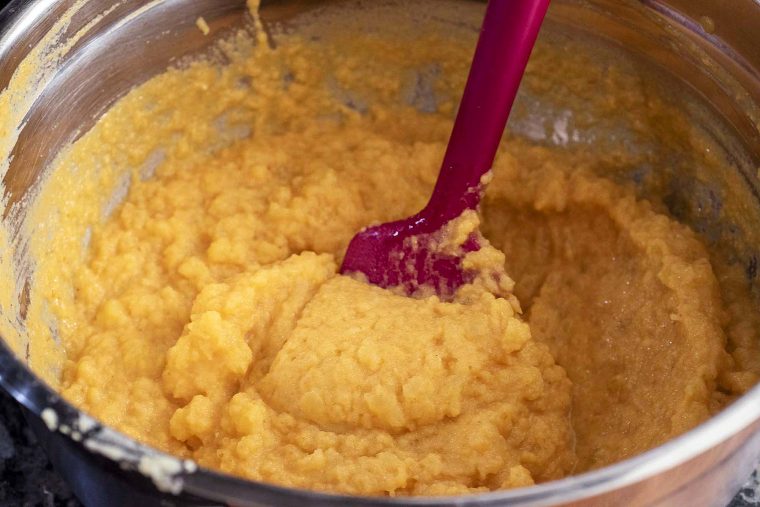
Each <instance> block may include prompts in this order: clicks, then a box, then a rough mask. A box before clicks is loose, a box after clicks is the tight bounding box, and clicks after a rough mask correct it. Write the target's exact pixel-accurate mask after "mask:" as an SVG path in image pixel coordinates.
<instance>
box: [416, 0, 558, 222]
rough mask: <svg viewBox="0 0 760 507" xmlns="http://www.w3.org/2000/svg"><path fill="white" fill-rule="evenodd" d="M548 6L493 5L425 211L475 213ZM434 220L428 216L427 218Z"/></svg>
mask: <svg viewBox="0 0 760 507" xmlns="http://www.w3.org/2000/svg"><path fill="white" fill-rule="evenodd" d="M548 7H549V0H490V1H489V2H488V7H487V9H486V15H485V19H484V20H483V27H482V29H481V32H480V38H479V40H478V45H477V48H476V50H475V56H474V58H473V61H472V67H471V68H470V74H469V77H468V78H467V85H466V86H465V90H464V94H463V96H462V101H461V103H460V105H459V112H458V113H457V117H456V121H455V123H454V129H453V130H452V132H451V138H450V139H449V144H448V148H447V150H446V155H445V157H444V160H443V166H442V167H441V171H440V174H439V176H438V181H437V182H436V185H435V189H434V191H433V195H432V197H431V199H430V202H429V203H428V206H427V209H426V211H427V212H428V213H431V212H432V213H433V214H434V215H436V216H437V217H439V218H440V219H441V220H443V221H448V220H451V219H453V218H456V217H457V216H459V215H460V214H461V213H462V212H463V211H464V210H466V209H475V208H476V207H477V205H478V203H479V201H480V190H479V183H480V180H481V178H482V176H483V175H484V174H485V173H486V172H488V171H489V170H490V169H491V166H492V165H493V160H494V157H495V156H496V150H497V149H498V147H499V141H500V140H501V136H502V134H503V132H504V127H505V125H506V123H507V118H508V116H509V112H510V110H511V109H512V104H513V102H514V100H515V95H516V94H517V89H518V87H519V86H520V80H521V78H522V75H523V73H524V72H525V66H526V65H527V63H528V58H529V57H530V53H531V50H532V49H533V45H534V44H535V41H536V37H537V36H538V31H539V28H540V27H541V22H542V21H543V18H544V15H545V14H546V10H547V8H548ZM428 216H430V215H428Z"/></svg>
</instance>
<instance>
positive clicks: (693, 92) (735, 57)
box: [0, 0, 760, 506]
mask: <svg viewBox="0 0 760 507" xmlns="http://www.w3.org/2000/svg"><path fill="white" fill-rule="evenodd" d="M335 1H340V0H335ZM463 1H464V0H463ZM75 3H76V4H78V5H79V10H78V11H77V14H76V16H74V17H73V18H72V19H71V22H70V24H69V26H68V27H67V28H66V33H65V34H63V37H66V36H67V35H66V34H71V35H73V34H76V33H77V32H78V31H79V29H80V28H82V27H84V26H85V25H87V24H88V23H90V22H91V21H92V20H94V19H95V18H96V16H98V15H99V14H101V13H102V12H104V11H106V9H107V8H111V10H109V11H108V13H107V14H105V15H103V16H102V17H100V18H98V19H97V21H95V22H94V24H92V26H90V28H89V31H87V33H86V34H85V36H83V37H81V38H79V39H77V40H76V42H75V43H74V44H73V46H72V47H71V49H70V50H69V51H68V52H67V53H66V55H65V56H64V57H63V58H61V59H60V60H59V61H57V62H56V64H55V68H54V69H52V71H51V72H50V74H49V76H48V77H47V78H46V79H45V80H43V82H41V83H40V85H39V90H37V91H36V93H35V97H36V98H35V100H34V102H33V103H32V104H30V107H29V108H28V110H27V111H24V114H25V116H24V124H23V128H22V129H21V130H20V135H19V137H18V139H17V140H16V142H15V144H14V147H13V150H12V152H11V162H10V167H9V170H8V172H7V174H6V175H5V178H4V180H3V184H4V189H5V193H6V195H5V198H6V199H5V205H6V210H5V211H7V210H8V209H10V207H12V206H14V205H15V206H16V208H17V209H21V210H22V212H23V203H24V197H25V196H28V195H29V193H30V192H31V191H32V189H33V188H34V186H35V184H37V183H38V182H39V181H40V179H41V176H42V174H43V172H44V170H45V169H46V168H47V167H48V165H49V164H50V162H51V161H52V159H53V157H54V156H55V155H56V154H57V153H58V151H59V150H60V149H61V148H62V147H63V146H65V145H66V144H68V143H70V142H71V141H73V140H75V139H76V138H77V137H78V136H80V135H81V134H82V133H84V132H86V131H87V130H88V129H89V128H90V127H91V126H92V125H93V123H94V122H95V121H96V120H97V119H98V117H99V116H100V115H101V114H102V113H103V112H105V111H106V110H107V109H108V108H109V107H110V106H111V105H112V104H113V103H114V102H115V101H116V100H117V99H118V98H120V97H122V96H123V95H125V94H126V93H127V92H128V91H129V90H130V89H131V88H132V87H134V86H135V85H137V84H139V83H142V82H144V81H145V80H146V79H148V78H150V77H151V76H153V75H155V74H157V73H159V72H161V71H163V70H164V69H166V68H167V66H169V65H172V64H177V63H178V62H180V61H181V60H182V59H183V58H185V57H187V56H189V55H193V54H196V53H199V52H202V51H203V50H204V49H206V48H207V47H208V46H209V45H210V44H212V42H213V41H214V40H215V39H218V38H219V37H223V36H224V35H225V34H228V33H230V31H231V30H233V29H235V28H238V27H240V26H241V25H242V23H243V19H244V15H243V13H244V5H243V2H242V1H233V0H123V1H121V2H109V1H104V0H79V2H74V1H73V0H14V1H12V2H11V3H10V5H9V6H8V7H7V8H6V9H5V10H3V11H2V13H0V89H3V88H5V87H6V86H8V83H9V82H10V81H11V78H12V76H13V74H14V72H15V71H16V69H17V67H18V65H19V64H20V62H21V61H22V60H23V59H24V57H26V56H27V55H28V54H29V52H30V50H31V48H33V47H34V46H35V45H36V44H37V43H39V42H40V41H41V40H42V39H43V38H44V36H45V35H46V34H48V32H49V31H50V30H51V28H52V27H53V26H54V24H55V22H56V21H57V20H58V19H59V18H60V16H61V15H62V14H63V13H64V12H66V11H67V10H68V9H70V8H72V6H73V5H74V4H75ZM322 3H324V2H321V1H318V0H289V1H288V0H285V1H271V2H267V1H266V0H264V2H263V5H262V18H263V19H264V21H265V23H274V22H278V21H283V22H287V20H288V19H289V18H290V17H292V16H293V15H295V14H297V13H299V12H302V11H304V10H308V9H311V8H314V7H316V6H319V5H320V4H322ZM201 15H202V16H203V17H204V18H205V19H206V20H207V21H208V23H209V25H210V26H211V29H212V33H211V36H210V37H204V36H202V35H201V33H200V31H198V30H197V28H196V26H195V21H196V19H197V17H198V16H201ZM547 27H548V28H547V29H548V30H560V31H561V30H564V29H568V30H576V31H579V32H583V33H585V34H586V36H588V37H590V38H596V39H598V40H599V41H600V44H612V45H617V46H619V47H622V48H624V49H626V50H628V51H630V53H631V54H632V55H635V56H634V57H635V58H640V59H643V60H646V61H648V62H650V63H651V64H652V65H653V66H655V67H657V68H659V69H660V70H661V71H662V72H664V73H667V74H669V75H670V79H672V80H673V81H672V82H673V83H677V86H680V87H683V89H684V90H689V91H688V93H689V96H690V97H691V96H693V97H695V99H694V100H695V101H698V102H700V103H701V104H702V105H704V107H705V108H706V109H708V110H710V111H711V114H713V115H714V116H715V118H717V120H716V121H715V124H714V125H712V128H713V129H714V130H715V135H716V137H721V138H723V139H724V140H728V141H727V146H729V147H728V148H727V151H728V152H730V153H729V154H730V155H731V156H732V160H733V169H732V170H735V171H738V172H740V173H742V175H743V176H744V178H745V180H746V189H745V193H746V194H747V196H749V197H746V196H745V198H751V199H754V200H755V201H756V204H760V199H759V198H758V197H757V196H758V195H760V191H759V189H758V185H757V178H756V177H755V172H756V171H757V170H758V169H759V168H760V133H759V132H758V129H760V109H759V106H760V49H759V48H760V4H758V3H757V2H756V1H754V0H732V1H731V2H721V1H718V0H712V1H706V0H701V1H698V0H669V1H656V0H642V1H633V0H555V1H554V3H553V6H552V9H551V11H550V20H549V24H548V25H547ZM708 61H709V62H710V64H709V65H707V62H708ZM48 70H50V69H48ZM689 198H690V196H688V195H685V196H683V199H689ZM754 218H755V219H756V221H757V223H758V224H760V214H758V216H757V217H754ZM15 232H16V233H18V231H15ZM22 243H23V242H19V243H18V244H22ZM750 246H753V247H754V248H760V245H750ZM16 257H17V259H18V262H20V263H24V262H30V261H29V259H26V258H25V257H24V252H23V251H19V252H18V255H17V256H16ZM755 270H756V269H755ZM753 276H754V275H753ZM0 384H2V386H3V387H5V388H6V389H7V390H8V391H9V392H10V393H11V394H12V395H13V396H14V397H15V398H16V399H17V400H18V401H19V402H20V403H21V404H22V405H24V407H25V408H26V410H27V411H28V418H29V421H30V424H31V425H32V427H33V428H34V429H35V432H36V433H37V434H38V436H39V437H40V440H41V441H42V443H43V445H45V446H46V448H47V449H48V451H49V453H50V455H51V458H52V460H53V462H54V464H55V465H56V467H57V468H58V470H59V471H60V472H61V473H62V474H63V475H64V477H65V478H66V479H67V480H68V481H69V482H70V484H71V485H72V487H73V489H74V490H75V492H76V493H77V495H78V496H79V497H80V498H81V499H82V500H83V501H84V502H85V503H86V504H88V505H92V506H95V505H114V506H118V505H125V506H126V505H129V506H131V505H236V506H258V505H283V506H286V505H293V506H297V505H304V504H307V503H308V504H311V505H402V504H403V505H409V504H413V505H505V504H509V505H521V506H527V505H721V504H725V502H726V501H727V500H728V499H729V498H730V497H731V495H732V494H733V493H734V492H735V491H736V490H737V489H738V486H739V484H740V482H741V481H742V479H743V478H744V477H743V471H746V470H749V467H750V466H751V465H752V463H753V462H754V460H756V459H757V457H758V456H760V388H757V387H756V388H755V389H753V390H752V391H751V392H749V393H748V394H746V395H745V396H744V397H742V398H741V399H739V400H738V401H736V402H735V403H734V404H732V405H731V406H729V407H728V408H727V409H726V410H724V411H723V412H721V413H720V414H718V415H717V416H716V417H714V418H713V419H711V420H709V421H708V422H706V423H705V424H703V425H701V426H699V427H698V428H696V429H694V430H693V431H691V432H689V433H687V434H685V435H683V436H682V437H680V438H678V439H676V440H674V441H671V442H669V443H667V444H666V445H663V446H661V447H658V448H656V449H654V450H652V451H650V452H647V453H645V454H643V455H640V456H637V457H635V458H633V459H629V460H627V461H624V462H622V463H618V464H616V465H613V466H610V467H606V468H604V469H601V470H596V471H593V472H589V473H585V474H582V475H579V476H575V477H571V478H567V479H564V480H560V481H555V482H551V483H547V484H542V485H539V486H536V487H531V488H525V489H519V490H512V491H504V492H495V493H488V494H482V495H472V496H465V497H452V498H413V499H409V498H404V499H392V498H356V497H346V496H335V495H328V494H317V493H312V492H307V491H302V490H294V489H288V488H280V487H276V486H271V485H265V484H257V483H252V482H248V481H244V480H241V479H237V478H234V477H230V476H227V475H223V474H220V473H216V472H212V471H208V470H203V469H198V470H196V469H195V468H194V467H193V466H189V465H183V464H182V463H179V464H178V465H177V463H178V462H176V460H173V461H171V460H170V461H169V463H170V464H172V466H174V465H177V467H178V468H176V470H174V471H172V472H171V474H170V475H171V476H172V477H171V479H172V481H173V482H171V484H170V486H171V487H168V488H167V487H166V484H163V485H162V484H161V481H156V477H155V475H152V474H150V473H146V470H145V467H144V466H142V465H143V464H144V463H146V457H149V458H151V459H154V458H162V457H163V455H162V453H160V452H158V451H156V450H152V449H148V448H146V447H144V446H142V445H140V444H138V443H136V442H134V441H131V440H129V439H128V438H126V437H124V436H123V435H119V434H118V433H117V432H115V431H113V430H111V429H109V428H103V427H101V426H100V425H98V424H95V425H93V426H91V427H88V430H87V431H88V435H89V436H91V437H92V438H93V440H97V439H98V438H100V442H106V443H107V444H108V445H111V446H112V448H118V450H119V451H120V452H119V453H109V452H103V448H104V447H103V446H100V447H98V446H92V445H91V446H89V447H88V446H85V445H83V444H82V442H81V441H79V440H75V439H73V438H71V436H70V434H71V432H70V431H67V432H65V433H68V434H64V432H62V431H61V428H64V427H76V425H77V424H79V423H80V422H81V420H82V415H81V414H80V413H79V411H78V410H77V409H76V408H74V407H72V406H71V405H69V404H68V403H67V402H65V401H64V400H62V399H60V397H59V396H58V395H57V394H56V393H55V392H54V391H53V390H51V389H50V388H49V387H48V386H47V385H45V384H44V383H43V382H41V381H40V380H39V379H38V378H37V377H36V376H35V375H34V374H33V373H32V372H31V371H30V370H29V369H28V368H27V366H26V362H25V361H24V359H23V358H20V357H17V356H16V355H14V354H13V352H11V349H10V348H9V347H8V346H7V344H6V343H5V342H3V341H2V340H0ZM46 408H48V409H52V410H54V411H55V413H56V414H57V417H58V424H57V425H55V426H54V427H55V428H56V429H50V428H49V427H48V425H46V424H43V423H42V419H41V415H42V412H43V410H44V409H46ZM117 454H118V459H116V457H117V456H116V455H117ZM167 459H169V458H167ZM170 468H171V467H170ZM161 489H163V491H161ZM167 489H168V490H173V492H172V491H167Z"/></svg>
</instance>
